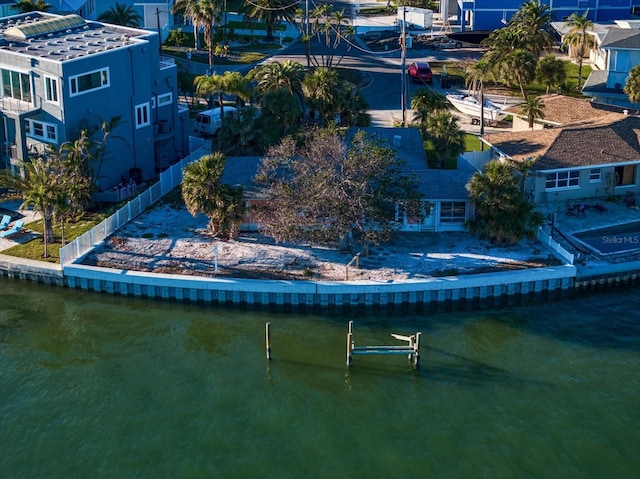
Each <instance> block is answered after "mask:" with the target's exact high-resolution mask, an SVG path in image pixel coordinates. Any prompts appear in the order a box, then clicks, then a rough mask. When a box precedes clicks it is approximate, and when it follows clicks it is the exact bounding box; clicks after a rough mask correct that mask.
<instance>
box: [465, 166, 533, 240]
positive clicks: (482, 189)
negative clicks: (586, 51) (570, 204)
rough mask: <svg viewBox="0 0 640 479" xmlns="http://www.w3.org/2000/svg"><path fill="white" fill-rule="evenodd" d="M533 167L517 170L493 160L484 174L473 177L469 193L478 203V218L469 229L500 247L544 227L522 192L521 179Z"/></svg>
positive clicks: (469, 185)
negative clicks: (540, 226)
mask: <svg viewBox="0 0 640 479" xmlns="http://www.w3.org/2000/svg"><path fill="white" fill-rule="evenodd" d="M530 165H531V163H530V162H527V163H525V164H523V165H522V166H520V167H518V166H516V165H513V164H512V163H508V162H503V161H499V160H493V161H490V162H489V163H487V165H486V166H485V170H484V172H483V173H475V174H474V175H473V176H472V177H471V180H470V181H469V183H467V191H468V192H469V199H471V200H472V201H474V202H475V204H476V219H475V220H472V221H469V222H468V223H467V227H468V228H469V230H470V231H471V232H472V233H479V234H480V235H481V236H482V237H485V238H489V239H490V240H491V241H492V242H495V243H498V244H501V245H512V244H515V243H517V242H518V241H519V240H520V239H522V238H523V237H525V236H527V235H531V234H533V231H535V228H537V227H538V226H539V225H540V224H542V221H543V218H542V215H541V214H540V213H539V212H536V211H535V204H534V203H533V202H532V201H530V200H529V199H528V197H527V196H526V194H525V193H524V191H523V189H522V177H523V175H526V174H527V172H528V169H529V167H530Z"/></svg>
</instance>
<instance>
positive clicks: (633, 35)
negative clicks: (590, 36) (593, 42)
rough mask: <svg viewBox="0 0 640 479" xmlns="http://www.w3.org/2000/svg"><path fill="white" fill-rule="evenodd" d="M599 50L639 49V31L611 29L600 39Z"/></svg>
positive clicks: (633, 29)
mask: <svg viewBox="0 0 640 479" xmlns="http://www.w3.org/2000/svg"><path fill="white" fill-rule="evenodd" d="M600 48H624V49H640V30H637V29H635V28H619V27H612V28H610V29H609V30H608V31H607V34H606V35H605V36H604V38H603V39H602V43H601V44H600Z"/></svg>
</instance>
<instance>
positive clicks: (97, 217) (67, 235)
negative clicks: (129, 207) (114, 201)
mask: <svg viewBox="0 0 640 479" xmlns="http://www.w3.org/2000/svg"><path fill="white" fill-rule="evenodd" d="M114 211H115V208H111V207H110V208H108V209H106V210H102V211H99V212H94V213H85V215H84V216H83V217H82V219H80V220H78V221H76V222H69V223H67V224H66V225H65V227H64V239H65V244H66V243H69V242H71V241H73V240H74V239H76V238H77V237H78V236H81V235H83V234H85V233H86V232H87V231H89V230H90V229H91V228H93V227H94V226H95V225H97V224H98V223H100V222H101V221H103V220H104V219H105V218H107V217H108V216H110V215H111V214H113V212H114ZM26 228H27V230H29V231H35V232H36V233H39V234H40V236H39V237H38V238H34V239H33V240H32V241H29V242H28V243H24V244H18V245H16V246H13V247H11V248H8V249H6V250H3V251H2V254H6V255H9V256H16V257H18V258H26V259H33V260H36V261H46V262H48V263H60V248H62V246H63V245H62V225H60V224H59V223H56V224H54V226H53V234H54V237H55V241H54V242H53V243H49V244H48V245H47V252H48V254H49V255H48V257H46V258H45V257H44V242H43V240H42V234H43V232H44V227H43V221H42V220H38V221H35V222H33V223H29V224H27V225H26ZM16 238H17V239H19V236H17V237H16Z"/></svg>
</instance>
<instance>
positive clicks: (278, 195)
mask: <svg viewBox="0 0 640 479" xmlns="http://www.w3.org/2000/svg"><path fill="white" fill-rule="evenodd" d="M401 164H402V163H401V160H399V159H398V158H397V157H396V154H395V153H394V151H393V150H391V149H390V148H388V146H386V145H385V144H383V143H382V142H380V141H379V140H377V139H375V138H373V137H370V136H367V135H366V134H365V132H364V131H359V132H358V133H356V134H355V135H354V137H353V138H352V139H351V142H350V143H349V144H346V143H345V141H344V139H343V138H341V136H340V135H339V134H338V133H337V132H336V131H334V130H332V129H313V130H310V131H307V132H305V133H304V134H303V135H302V137H301V138H299V139H296V138H293V137H287V138H285V139H283V140H282V142H281V143H280V144H279V145H277V146H275V147H273V148H271V149H270V151H269V153H268V155H267V156H266V157H265V159H264V160H263V164H262V166H261V168H260V170H259V172H258V174H257V176H256V178H255V181H256V182H257V183H258V184H259V185H261V186H262V188H263V189H264V192H265V201H264V202H263V203H262V204H261V205H260V206H258V207H256V209H255V211H254V213H255V218H256V220H257V221H258V222H259V223H260V225H261V227H262V229H263V231H264V232H265V233H267V234H269V235H271V236H272V237H274V238H275V239H276V240H277V241H312V242H316V243H322V244H328V245H334V246H335V245H337V244H339V243H340V241H342V240H344V239H345V238H347V237H350V236H352V235H354V236H355V237H357V238H358V239H359V240H360V241H362V242H365V243H366V242H372V243H378V242H380V241H384V240H386V239H387V238H389V236H390V235H391V233H392V231H393V226H392V222H393V220H394V215H395V204H396V203H397V202H399V201H403V200H407V201H417V194H416V190H415V187H416V185H415V182H414V181H413V179H412V178H410V177H408V176H406V175H404V174H402V171H401Z"/></svg>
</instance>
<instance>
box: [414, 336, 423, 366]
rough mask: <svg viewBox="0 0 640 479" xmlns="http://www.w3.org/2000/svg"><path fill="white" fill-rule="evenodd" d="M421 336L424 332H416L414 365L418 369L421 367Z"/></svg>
mask: <svg viewBox="0 0 640 479" xmlns="http://www.w3.org/2000/svg"><path fill="white" fill-rule="evenodd" d="M420 336H422V333H420V332H418V333H416V342H415V343H414V345H413V350H414V353H413V365H414V367H415V368H416V369H418V368H419V367H420Z"/></svg>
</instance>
